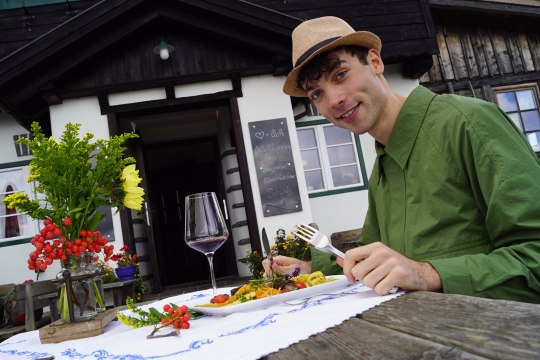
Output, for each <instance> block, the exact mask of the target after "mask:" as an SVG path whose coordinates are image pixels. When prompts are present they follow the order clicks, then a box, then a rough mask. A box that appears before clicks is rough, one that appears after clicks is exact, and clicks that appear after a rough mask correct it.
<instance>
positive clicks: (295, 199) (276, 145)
mask: <svg viewBox="0 0 540 360" xmlns="http://www.w3.org/2000/svg"><path fill="white" fill-rule="evenodd" d="M248 126H249V134H250V138H251V147H252V148H253V157H254V159H255V168H256V169H257V181H258V183H259V192H260V196H261V203H262V210H263V214H264V216H275V215H281V214H289V213H293V212H297V211H302V202H301V200H300V194H299V192H298V179H297V177H296V170H295V168H294V160H293V155H292V149H291V140H290V138H289V131H288V129H287V121H286V119H285V118H282V119H272V120H264V121H254V122H250V123H248Z"/></svg>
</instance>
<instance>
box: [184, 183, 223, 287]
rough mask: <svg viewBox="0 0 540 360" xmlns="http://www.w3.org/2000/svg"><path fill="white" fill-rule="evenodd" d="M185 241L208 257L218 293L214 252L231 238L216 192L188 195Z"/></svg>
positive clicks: (211, 274) (186, 200) (213, 282)
mask: <svg viewBox="0 0 540 360" xmlns="http://www.w3.org/2000/svg"><path fill="white" fill-rule="evenodd" d="M185 204H186V208H185V211H186V216H185V217H184V219H185V241H186V244H187V245H188V246H189V247H191V248H192V249H195V250H197V251H200V252H201V253H203V254H204V255H206V258H207V259H208V264H209V265H210V276H211V279H212V289H213V291H214V296H215V295H216V277H215V275H214V265H213V259H214V253H215V252H216V250H217V249H219V247H220V246H221V245H223V243H224V242H225V241H226V240H227V239H228V238H229V230H228V229H227V224H226V223H225V219H224V218H223V214H222V212H221V209H220V207H219V202H218V201H217V197H216V194H215V193H214V192H205V193H197V194H191V195H188V196H186V199H185Z"/></svg>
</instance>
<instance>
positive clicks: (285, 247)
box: [246, 228, 311, 279]
mask: <svg viewBox="0 0 540 360" xmlns="http://www.w3.org/2000/svg"><path fill="white" fill-rule="evenodd" d="M271 251H272V255H273V256H277V255H282V256H288V257H294V258H297V259H300V260H305V261H309V260H311V250H310V245H309V244H308V243H307V242H305V241H304V240H302V239H300V238H298V237H296V236H294V235H293V233H292V231H291V233H289V235H287V233H286V232H285V230H284V229H283V228H280V229H278V230H277V231H276V236H275V237H274V244H273V245H272V249H271ZM263 260H264V257H263V256H262V254H260V253H258V252H257V251H253V252H251V251H249V250H247V256H246V263H247V265H248V267H249V270H250V271H251V274H252V278H253V279H261V278H263V276H264V268H263V266H262V261H263Z"/></svg>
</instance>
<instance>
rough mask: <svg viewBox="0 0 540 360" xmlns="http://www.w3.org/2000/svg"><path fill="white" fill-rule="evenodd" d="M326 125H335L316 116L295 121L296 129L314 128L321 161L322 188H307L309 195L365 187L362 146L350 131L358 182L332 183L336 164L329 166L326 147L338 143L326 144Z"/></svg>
mask: <svg viewBox="0 0 540 360" xmlns="http://www.w3.org/2000/svg"><path fill="white" fill-rule="evenodd" d="M309 118H311V119H313V118H314V117H311V116H309V117H308V119H309ZM327 126H335V125H334V124H332V123H330V122H329V121H328V120H326V119H325V118H322V117H318V119H313V120H307V121H299V122H297V123H296V128H297V131H299V130H303V129H306V128H313V129H314V132H315V140H316V143H317V152H318V154H319V159H320V162H321V171H322V175H323V182H324V188H323V189H318V190H311V191H310V190H309V189H308V195H309V197H310V198H313V197H319V196H327V195H335V194H340V193H346V192H351V191H359V190H365V189H367V176H366V169H365V164H364V158H363V155H362V147H361V145H360V138H359V137H358V136H357V135H355V134H353V133H350V136H351V144H352V146H353V147H354V149H355V150H356V151H354V156H355V161H356V164H355V165H356V166H357V169H358V174H359V177H360V183H358V184H352V185H343V186H334V185H333V178H332V168H335V167H336V166H334V167H331V166H330V161H329V158H328V150H327V149H328V148H329V147H334V146H339V145H330V146H327V145H326V141H325V139H324V127H327ZM301 150H306V149H301ZM348 165H352V164H348ZM348 165H347V166H348ZM340 166H346V165H340ZM305 173H306V171H304V174H305ZM306 185H307V184H306Z"/></svg>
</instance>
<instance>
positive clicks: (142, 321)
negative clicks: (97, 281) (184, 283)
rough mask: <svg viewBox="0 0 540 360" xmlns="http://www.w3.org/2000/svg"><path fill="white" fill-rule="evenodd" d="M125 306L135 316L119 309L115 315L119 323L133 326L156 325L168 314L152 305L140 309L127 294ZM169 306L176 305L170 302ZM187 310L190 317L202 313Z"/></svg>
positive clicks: (195, 316) (199, 315)
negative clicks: (145, 308)
mask: <svg viewBox="0 0 540 360" xmlns="http://www.w3.org/2000/svg"><path fill="white" fill-rule="evenodd" d="M126 306H127V308H128V309H129V310H131V312H132V313H133V314H134V315H135V316H129V315H126V314H124V313H122V312H121V311H119V312H118V313H117V314H116V317H117V318H118V320H119V321H120V322H121V323H123V324H125V325H128V326H131V327H134V328H140V327H143V326H148V325H153V326H154V327H158V326H160V324H161V320H162V319H165V318H167V316H168V315H167V314H166V313H164V312H159V310H157V309H156V308H153V307H151V308H148V311H147V310H143V309H141V308H140V307H138V306H137V305H135V302H134V300H133V299H132V298H131V297H129V296H128V297H127V298H126ZM171 306H172V307H173V308H174V309H176V308H177V307H178V306H177V305H175V304H171ZM187 312H188V314H189V315H190V316H191V319H196V318H199V317H201V316H202V315H203V314H201V313H200V312H198V311H194V310H188V311H187Z"/></svg>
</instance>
